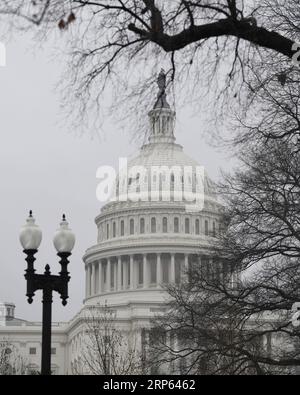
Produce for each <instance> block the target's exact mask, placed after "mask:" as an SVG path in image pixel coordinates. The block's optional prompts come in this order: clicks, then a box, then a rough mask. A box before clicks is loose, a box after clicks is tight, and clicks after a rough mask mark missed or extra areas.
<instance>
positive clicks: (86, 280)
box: [85, 265, 89, 298]
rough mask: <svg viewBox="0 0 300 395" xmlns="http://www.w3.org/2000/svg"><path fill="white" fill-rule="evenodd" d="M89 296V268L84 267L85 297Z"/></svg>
mask: <svg viewBox="0 0 300 395" xmlns="http://www.w3.org/2000/svg"><path fill="white" fill-rule="evenodd" d="M88 296H89V266H88V265H86V266H85V297H86V298H87V297H88Z"/></svg>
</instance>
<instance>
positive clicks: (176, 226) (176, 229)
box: [174, 217, 179, 233]
mask: <svg viewBox="0 0 300 395" xmlns="http://www.w3.org/2000/svg"><path fill="white" fill-rule="evenodd" d="M178 232H179V219H178V218H177V217H175V218H174V233H178Z"/></svg>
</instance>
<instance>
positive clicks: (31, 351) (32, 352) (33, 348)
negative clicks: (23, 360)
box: [29, 347, 36, 355]
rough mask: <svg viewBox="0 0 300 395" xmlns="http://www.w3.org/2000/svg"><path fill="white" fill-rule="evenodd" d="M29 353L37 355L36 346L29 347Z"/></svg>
mask: <svg viewBox="0 0 300 395" xmlns="http://www.w3.org/2000/svg"><path fill="white" fill-rule="evenodd" d="M29 354H30V355H36V348H35V347H30V348H29Z"/></svg>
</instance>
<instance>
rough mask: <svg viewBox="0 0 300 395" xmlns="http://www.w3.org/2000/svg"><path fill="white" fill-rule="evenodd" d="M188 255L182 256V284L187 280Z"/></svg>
mask: <svg viewBox="0 0 300 395" xmlns="http://www.w3.org/2000/svg"><path fill="white" fill-rule="evenodd" d="M188 273H189V254H184V264H183V273H182V279H183V282H187V281H188V280H189V274H188Z"/></svg>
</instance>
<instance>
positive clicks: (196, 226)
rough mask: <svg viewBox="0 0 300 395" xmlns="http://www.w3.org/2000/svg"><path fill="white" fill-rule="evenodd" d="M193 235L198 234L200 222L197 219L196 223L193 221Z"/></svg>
mask: <svg viewBox="0 0 300 395" xmlns="http://www.w3.org/2000/svg"><path fill="white" fill-rule="evenodd" d="M195 233H196V235H199V234H200V222H199V219H196V221H195Z"/></svg>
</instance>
